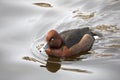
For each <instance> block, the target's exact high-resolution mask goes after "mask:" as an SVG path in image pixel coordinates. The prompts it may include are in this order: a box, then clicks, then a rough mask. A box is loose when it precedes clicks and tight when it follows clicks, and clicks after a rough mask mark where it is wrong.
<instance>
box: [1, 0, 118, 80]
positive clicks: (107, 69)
mask: <svg viewBox="0 0 120 80" xmlns="http://www.w3.org/2000/svg"><path fill="white" fill-rule="evenodd" d="M39 2H46V3H48V4H46V5H45V4H42V6H39V4H37V5H35V4H34V3H39ZM119 16H120V1H119V0H69V1H65V0H60V1H57V0H54V1H53V0H45V1H40V0H20V1H16V0H11V1H8V0H1V1H0V80H33V79H34V80H56V79H57V80H64V79H69V80H119V79H120V76H119V73H120V69H119V68H120V23H119V21H120V17H119ZM82 27H90V28H91V29H92V30H93V31H94V32H98V33H100V34H102V36H101V37H100V38H98V39H96V41H95V43H94V45H93V48H92V50H91V51H90V53H91V54H86V55H82V56H79V57H77V58H75V59H74V60H73V61H70V59H68V60H69V61H63V60H61V59H54V61H53V58H52V59H51V58H48V57H47V55H45V54H44V53H39V50H38V48H39V47H40V46H41V44H43V43H44V42H45V39H44V36H45V34H46V32H47V31H48V30H50V29H56V30H57V31H58V32H61V31H64V30H68V29H73V28H82ZM38 45H40V46H38ZM36 46H37V48H36ZM24 56H28V57H30V59H29V58H28V57H27V59H29V60H31V61H29V60H28V61H26V60H24V59H23V57H24ZM33 58H35V59H33ZM33 61H35V62H33ZM55 61H57V62H55Z"/></svg>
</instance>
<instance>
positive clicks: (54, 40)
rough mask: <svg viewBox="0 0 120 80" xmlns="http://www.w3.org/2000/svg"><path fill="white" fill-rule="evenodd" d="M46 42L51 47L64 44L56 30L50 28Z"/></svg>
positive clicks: (58, 46)
mask: <svg viewBox="0 0 120 80" xmlns="http://www.w3.org/2000/svg"><path fill="white" fill-rule="evenodd" d="M46 42H47V43H48V45H49V47H50V48H60V47H61V46H62V38H61V37H60V35H59V33H58V32H57V31H55V30H50V31H49V32H48V33H47V35H46Z"/></svg>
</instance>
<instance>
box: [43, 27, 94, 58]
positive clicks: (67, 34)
mask: <svg viewBox="0 0 120 80" xmlns="http://www.w3.org/2000/svg"><path fill="white" fill-rule="evenodd" d="M94 35H95V34H94V33H92V32H91V30H90V29H89V28H88V27H87V28H82V29H72V30H68V31H64V32H61V33H58V32H57V31H56V30H50V31H49V32H48V33H47V35H46V42H47V45H48V48H47V49H46V50H45V52H46V53H47V55H49V56H55V57H59V58H65V57H70V56H73V55H76V54H79V53H82V52H87V51H89V50H90V49H91V47H92V45H93V43H94V40H95V39H94V37H93V36H94Z"/></svg>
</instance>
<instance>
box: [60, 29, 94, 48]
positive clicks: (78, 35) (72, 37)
mask: <svg viewBox="0 0 120 80" xmlns="http://www.w3.org/2000/svg"><path fill="white" fill-rule="evenodd" d="M84 34H90V35H92V36H93V33H92V32H91V30H90V29H89V28H88V27H86V28H82V29H72V30H68V31H64V32H61V33H60V35H61V37H62V39H63V41H64V44H65V45H66V46H67V47H68V48H70V47H71V46H73V45H74V44H76V43H78V42H79V41H80V40H81V39H82V37H83V36H84Z"/></svg>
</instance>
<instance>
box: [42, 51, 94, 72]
mask: <svg viewBox="0 0 120 80" xmlns="http://www.w3.org/2000/svg"><path fill="white" fill-rule="evenodd" d="M85 54H88V53H85ZM79 56H80V55H75V56H72V57H69V58H65V59H62V60H61V58H56V57H51V56H49V57H48V59H47V63H46V65H40V67H45V68H47V70H48V71H50V72H52V73H55V72H57V71H58V70H60V69H61V70H66V71H72V72H81V73H92V72H91V71H87V70H82V69H77V68H68V67H61V65H62V61H68V62H70V61H76V60H81V59H82V58H80V57H79Z"/></svg>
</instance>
